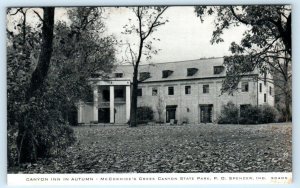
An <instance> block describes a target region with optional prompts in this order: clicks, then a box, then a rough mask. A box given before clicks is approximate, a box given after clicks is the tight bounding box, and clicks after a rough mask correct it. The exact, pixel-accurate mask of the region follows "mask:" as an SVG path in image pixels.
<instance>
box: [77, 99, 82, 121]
mask: <svg viewBox="0 0 300 188" xmlns="http://www.w3.org/2000/svg"><path fill="white" fill-rule="evenodd" d="M82 105H83V104H82V103H81V101H80V102H79V104H78V116H77V121H78V122H77V123H82Z"/></svg>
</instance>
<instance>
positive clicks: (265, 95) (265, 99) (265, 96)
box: [264, 94, 267, 102]
mask: <svg viewBox="0 0 300 188" xmlns="http://www.w3.org/2000/svg"><path fill="white" fill-rule="evenodd" d="M264 102H267V94H264Z"/></svg>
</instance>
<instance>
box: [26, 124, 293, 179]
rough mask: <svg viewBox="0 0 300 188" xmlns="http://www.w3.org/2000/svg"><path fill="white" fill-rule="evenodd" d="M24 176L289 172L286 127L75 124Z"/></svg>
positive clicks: (289, 141)
mask: <svg viewBox="0 0 300 188" xmlns="http://www.w3.org/2000/svg"><path fill="white" fill-rule="evenodd" d="M74 130H75V133H76V136H77V140H78V141H77V143H76V144H75V145H73V146H72V147H70V148H68V149H67V150H66V151H64V152H63V153H62V154H61V156H59V157H56V158H51V159H48V160H43V161H39V162H38V163H37V164H28V165H25V166H24V167H23V168H22V170H21V171H22V172H24V173H126V172H138V173H144V172H148V173H164V172H166V173H182V172H216V173H217V172H291V171H292V136H291V134H292V125H291V124H290V123H283V124H266V125H182V126H166V125H163V126H140V127H136V128H129V127H127V126H106V127H103V126H101V127H99V126H92V127H89V126H81V127H75V128H74Z"/></svg>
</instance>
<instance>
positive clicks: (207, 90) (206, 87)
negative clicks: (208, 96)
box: [202, 84, 209, 93]
mask: <svg viewBox="0 0 300 188" xmlns="http://www.w3.org/2000/svg"><path fill="white" fill-rule="evenodd" d="M202 93H209V84H203V85H202Z"/></svg>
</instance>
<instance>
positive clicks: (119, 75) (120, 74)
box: [115, 72, 124, 78]
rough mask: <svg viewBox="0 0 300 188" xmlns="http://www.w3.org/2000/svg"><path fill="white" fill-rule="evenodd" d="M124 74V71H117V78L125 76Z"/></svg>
mask: <svg viewBox="0 0 300 188" xmlns="http://www.w3.org/2000/svg"><path fill="white" fill-rule="evenodd" d="M123 77H124V74H123V73H122V72H116V73H115V78H123Z"/></svg>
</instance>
